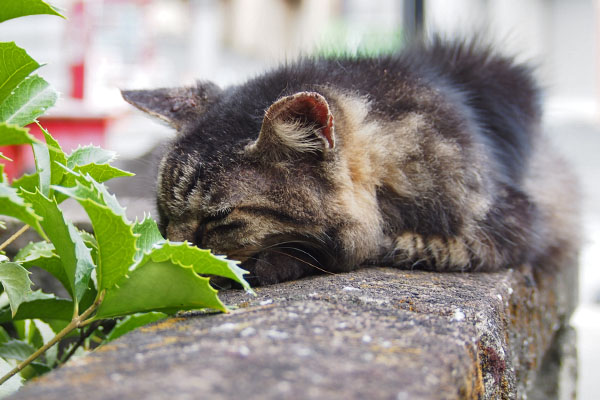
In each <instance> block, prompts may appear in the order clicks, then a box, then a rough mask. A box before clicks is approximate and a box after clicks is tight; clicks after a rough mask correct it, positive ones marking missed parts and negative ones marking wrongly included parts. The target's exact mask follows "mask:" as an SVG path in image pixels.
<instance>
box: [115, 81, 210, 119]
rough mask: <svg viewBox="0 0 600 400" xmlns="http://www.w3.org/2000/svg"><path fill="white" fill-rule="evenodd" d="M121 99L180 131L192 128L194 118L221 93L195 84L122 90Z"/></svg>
mask: <svg viewBox="0 0 600 400" xmlns="http://www.w3.org/2000/svg"><path fill="white" fill-rule="evenodd" d="M121 95H122V96H123V98H124V99H125V100H126V101H127V102H128V103H131V104H133V105H134V106H136V107H137V108H139V109H140V110H142V111H145V112H147V113H148V114H150V115H152V116H155V117H158V118H160V119H162V120H163V121H166V122H168V123H169V125H171V126H172V127H174V128H175V129H177V130H181V129H184V128H186V127H188V126H190V125H192V124H194V122H195V121H196V119H197V117H198V115H200V114H202V113H203V112H204V111H205V110H206V108H207V106H208V105H209V104H210V103H212V102H214V101H215V100H217V99H218V98H219V96H220V95H221V89H220V88H219V87H218V86H217V85H215V84H214V83H212V82H198V83H197V84H196V85H195V86H187V87H178V88H163V89H150V90H122V91H121Z"/></svg>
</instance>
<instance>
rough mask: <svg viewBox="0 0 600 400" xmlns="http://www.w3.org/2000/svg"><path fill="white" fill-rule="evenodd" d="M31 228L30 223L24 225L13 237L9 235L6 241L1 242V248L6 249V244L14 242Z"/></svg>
mask: <svg viewBox="0 0 600 400" xmlns="http://www.w3.org/2000/svg"><path fill="white" fill-rule="evenodd" d="M27 229H29V225H23V226H22V227H21V229H19V230H18V231H16V232H15V233H14V234H13V235H12V236H11V237H9V238H8V239H7V240H6V241H5V242H4V243H2V244H0V250H4V248H5V247H6V246H8V245H9V244H11V243H12V242H14V241H15V240H16V239H17V238H18V237H19V236H21V235H22V234H23V233H25V231H26V230H27Z"/></svg>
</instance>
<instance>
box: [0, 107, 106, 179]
mask: <svg viewBox="0 0 600 400" xmlns="http://www.w3.org/2000/svg"><path fill="white" fill-rule="evenodd" d="M108 121H109V119H108V118H107V117H106V116H99V115H96V116H94V115H89V116H69V117H65V116H61V117H58V116H57V117H43V118H40V119H39V122H40V124H41V125H42V126H43V127H44V129H46V130H48V132H50V134H51V135H52V136H53V137H54V138H55V139H56V140H57V141H58V143H59V144H60V146H61V147H62V149H63V151H65V152H66V153H67V154H68V153H69V152H70V151H71V150H74V149H76V148H77V147H79V146H80V145H87V144H93V145H96V146H104V142H105V134H106V127H107V125H108ZM28 128H29V132H30V133H31V134H33V135H34V136H35V137H37V138H38V139H41V140H42V141H43V140H44V135H43V134H42V131H41V130H40V128H39V127H38V126H37V125H36V124H31V125H28ZM0 152H1V153H3V154H4V155H5V156H7V157H9V158H11V159H12V160H13V161H12V162H10V161H7V160H1V162H2V163H3V164H4V165H5V167H4V171H5V172H6V175H7V176H8V178H9V180H13V179H14V178H17V177H19V176H21V175H22V174H23V173H28V172H32V171H34V170H35V160H34V158H33V152H32V151H31V146H6V147H0Z"/></svg>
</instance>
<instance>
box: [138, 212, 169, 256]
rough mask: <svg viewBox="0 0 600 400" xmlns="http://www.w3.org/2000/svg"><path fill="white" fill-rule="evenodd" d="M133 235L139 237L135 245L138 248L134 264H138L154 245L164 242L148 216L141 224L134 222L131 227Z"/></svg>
mask: <svg viewBox="0 0 600 400" xmlns="http://www.w3.org/2000/svg"><path fill="white" fill-rule="evenodd" d="M133 233H135V234H138V235H139V237H138V239H137V243H136V246H137V247H138V250H137V252H136V254H135V261H136V262H139V261H140V260H141V259H142V257H143V255H144V253H148V252H150V250H151V249H152V247H153V246H154V245H155V244H157V243H161V242H164V241H165V239H164V238H163V237H162V235H161V234H160V231H159V230H158V226H157V225H156V221H154V220H153V219H152V217H150V216H147V217H145V218H144V219H143V220H142V221H141V222H137V221H136V222H135V224H134V225H133Z"/></svg>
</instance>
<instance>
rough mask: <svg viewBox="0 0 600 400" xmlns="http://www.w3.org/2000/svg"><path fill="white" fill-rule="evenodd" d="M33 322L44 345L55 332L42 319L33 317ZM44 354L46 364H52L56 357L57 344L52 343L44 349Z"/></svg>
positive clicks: (52, 337)
mask: <svg viewBox="0 0 600 400" xmlns="http://www.w3.org/2000/svg"><path fill="white" fill-rule="evenodd" d="M33 323H34V324H35V327H36V328H37V330H38V332H39V333H40V336H41V337H42V344H43V345H46V344H47V343H48V342H50V341H51V340H52V339H54V336H56V333H57V332H54V330H52V327H51V326H50V325H49V324H47V323H45V322H44V321H41V320H39V319H34V320H33ZM44 356H45V357H46V364H47V365H49V366H51V365H54V363H55V362H56V359H57V357H58V346H57V345H53V346H52V347H50V348H49V349H48V350H46V352H45V353H44Z"/></svg>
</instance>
